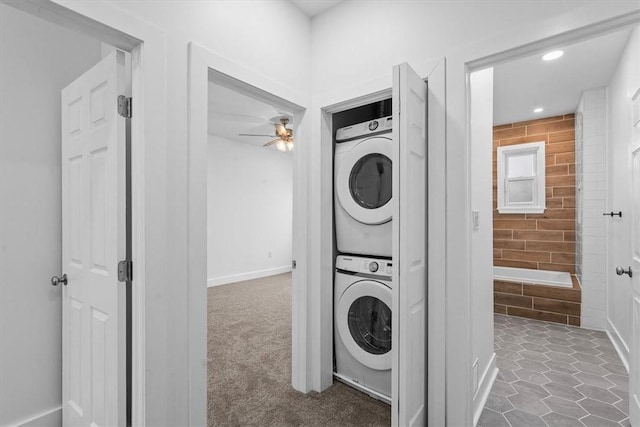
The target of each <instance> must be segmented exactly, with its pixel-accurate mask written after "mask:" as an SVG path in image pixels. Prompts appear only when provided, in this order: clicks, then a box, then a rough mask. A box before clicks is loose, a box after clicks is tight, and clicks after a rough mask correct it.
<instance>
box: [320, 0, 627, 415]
mask: <svg viewBox="0 0 640 427" xmlns="http://www.w3.org/2000/svg"><path fill="white" fill-rule="evenodd" d="M637 9H638V5H637V2H633V1H629V2H617V1H616V2H607V1H577V2H576V1H532V2H502V1H483V2H472V1H460V2H428V1H423V2H416V1H377V2H375V5H373V4H372V3H370V2H361V1H349V0H347V1H345V2H343V3H340V4H339V5H337V6H336V7H334V8H332V9H330V10H329V11H327V12H326V13H324V14H321V15H319V16H317V17H316V18H314V19H313V23H312V49H311V52H312V70H313V75H312V91H313V92H312V109H311V112H312V114H313V116H312V131H313V134H312V136H313V140H314V141H315V142H316V143H315V144H314V146H313V149H314V150H315V151H314V152H313V153H312V156H311V162H312V163H311V165H310V166H311V169H312V176H311V182H310V194H311V196H312V200H311V212H312V215H316V214H315V212H316V211H321V212H323V213H320V214H318V217H319V218H318V219H316V218H315V217H314V218H312V222H313V223H318V224H320V229H319V233H318V234H317V235H312V236H310V237H311V238H314V237H313V236H317V237H318V238H319V239H323V238H324V237H323V236H324V235H325V234H326V229H327V228H328V227H329V226H330V222H327V221H323V220H322V218H323V215H325V216H326V215H327V213H326V212H327V210H326V209H325V210H324V211H322V208H323V206H330V205H331V202H330V197H331V192H330V185H329V182H330V181H329V180H328V178H327V177H325V176H323V175H322V171H323V170H325V169H326V168H327V167H329V166H328V165H329V164H330V162H331V152H330V147H329V146H328V145H327V144H324V145H321V144H320V143H319V141H320V139H321V135H322V134H323V132H325V133H326V129H324V128H323V126H324V127H326V125H325V124H323V122H322V117H321V114H320V111H319V110H320V109H321V108H323V107H326V106H331V105H333V104H337V103H339V102H342V101H344V100H348V99H353V98H356V97H359V96H364V95H366V94H369V93H374V92H377V91H381V90H384V89H386V88H388V87H389V86H390V85H391V69H392V66H393V65H394V64H397V63H401V62H409V64H410V65H412V67H414V68H415V69H416V70H417V71H418V72H419V73H420V74H421V75H422V76H425V77H426V76H427V75H428V74H429V71H430V70H431V69H432V67H433V65H434V63H435V61H437V60H438V59H440V58H441V57H443V56H446V57H447V104H446V109H447V129H446V132H447V164H446V168H447V183H446V186H447V204H446V207H447V216H446V229H447V245H446V255H447V262H446V266H445V268H446V274H447V277H446V285H445V284H442V286H446V294H447V296H446V300H447V402H448V407H447V419H448V423H449V424H450V425H469V424H471V422H472V411H473V409H472V390H471V389H472V387H473V382H472V381H471V376H472V375H471V372H472V366H471V364H472V361H473V359H472V354H471V342H472V337H471V330H472V326H471V325H472V324H473V328H480V329H483V330H489V329H490V328H491V323H492V316H491V312H487V313H483V315H482V319H483V320H482V322H483V324H482V325H480V324H476V322H474V320H475V319H473V318H472V316H471V313H472V310H471V305H472V304H474V301H472V295H471V293H472V292H471V291H472V289H474V288H475V284H476V280H475V278H474V276H473V275H472V274H471V259H472V258H473V254H470V251H469V247H470V242H469V239H470V231H469V230H470V228H469V226H470V217H471V212H470V211H471V209H470V195H471V194H472V193H474V192H475V191H477V190H476V181H472V180H471V179H470V175H469V172H468V171H467V170H466V169H465V168H464V167H461V165H466V164H468V161H469V156H470V149H469V147H468V145H467V144H468V140H467V135H468V133H467V132H468V129H467V127H466V123H467V122H466V120H467V112H468V109H467V100H468V98H467V96H468V92H467V85H468V81H467V75H466V71H467V68H466V64H467V63H468V62H471V61H473V60H476V59H480V58H483V57H485V56H488V55H493V54H497V53H500V52H504V51H507V50H509V49H512V48H515V47H518V46H523V45H525V44H527V43H531V42H535V41H537V40H541V39H544V38H547V37H550V36H553V35H557V34H560V33H563V32H566V31H569V30H572V29H575V28H579V27H582V26H585V25H589V24H591V23H594V22H598V21H601V20H605V19H607V18H611V17H614V16H617V15H620V14H623V13H627V12H629V11H633V10H637ZM522 17H526V20H523V19H522ZM323 142H324V141H323ZM471 160H472V161H473V159H471ZM443 221H444V220H443ZM324 245H325V246H319V248H321V247H326V242H324ZM482 250H487V248H483V249H482ZM321 255H322V253H321V252H320V251H319V249H318V253H317V256H318V257H321ZM312 258H314V256H313V254H312ZM315 268H316V270H315V271H314V276H318V277H320V278H321V280H322V279H323V278H326V279H328V278H329V277H330V274H331V271H330V263H328V262H326V261H325V262H324V263H323V264H321V265H318V266H317V267H315ZM314 292H318V293H317V299H318V300H320V301H326V300H329V298H330V296H328V295H324V294H322V292H321V290H318V288H314ZM329 320H330V319H323V318H322V317H321V316H320V324H319V325H316V327H317V328H318V333H320V331H321V330H322V326H323V322H324V327H326V326H327V325H328V322H329ZM486 339H487V340H491V337H490V336H487V337H486ZM320 350H321V349H319V348H316V349H315V351H316V352H319V351H320Z"/></svg>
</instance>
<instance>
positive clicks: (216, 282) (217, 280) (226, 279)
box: [207, 265, 291, 288]
mask: <svg viewBox="0 0 640 427" xmlns="http://www.w3.org/2000/svg"><path fill="white" fill-rule="evenodd" d="M290 271H291V266H290V265H285V266H283V267H275V268H268V269H266V270H258V271H249V272H247V273H240V274H230V275H228V276H220V277H213V278H211V279H208V280H207V287H209V288H211V287H213V286H220V285H227V284H229V283H236V282H242V281H244V280H251V279H259V278H261V277H268V276H275V275H276V274H283V273H288V272H290Z"/></svg>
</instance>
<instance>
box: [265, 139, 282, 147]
mask: <svg viewBox="0 0 640 427" xmlns="http://www.w3.org/2000/svg"><path fill="white" fill-rule="evenodd" d="M278 141H280V138H276V139H274V140H273V141H269V142H267V143H266V144H264V145H263V147H268V146H270V145H273V144H275V143H276V142H278Z"/></svg>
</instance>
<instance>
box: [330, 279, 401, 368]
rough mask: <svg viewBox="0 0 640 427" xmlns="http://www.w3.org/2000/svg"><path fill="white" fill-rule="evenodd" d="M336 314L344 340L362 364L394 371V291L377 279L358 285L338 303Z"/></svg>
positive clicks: (350, 289) (354, 285) (361, 282)
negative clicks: (392, 362)
mask: <svg viewBox="0 0 640 427" xmlns="http://www.w3.org/2000/svg"><path fill="white" fill-rule="evenodd" d="M335 315H336V319H337V322H336V323H337V326H338V334H339V336H340V339H341V340H342V342H343V343H344V345H345V347H346V348H347V350H348V351H349V353H351V355H352V356H353V357H354V358H355V359H356V360H357V361H358V362H360V363H362V364H363V365H365V366H367V367H369V368H371V369H377V370H387V369H391V288H389V287H388V286H386V285H384V284H382V283H380V282H375V281H373V280H362V281H359V282H355V283H353V284H352V285H351V286H349V287H348V288H347V289H346V290H345V291H344V293H343V294H342V296H341V297H340V299H339V300H338V307H337V308H336V314H335Z"/></svg>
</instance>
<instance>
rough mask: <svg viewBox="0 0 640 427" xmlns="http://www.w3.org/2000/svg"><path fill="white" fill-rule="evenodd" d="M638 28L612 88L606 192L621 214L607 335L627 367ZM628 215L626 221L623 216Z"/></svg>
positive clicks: (639, 79) (614, 238)
mask: <svg viewBox="0 0 640 427" xmlns="http://www.w3.org/2000/svg"><path fill="white" fill-rule="evenodd" d="M639 64H640V28H639V27H636V29H635V30H634V31H633V33H632V34H631V37H630V39H629V42H628V43H627V46H626V48H625V50H624V53H623V54H622V57H621V59H620V64H619V65H618V68H617V70H616V72H615V74H614V76H613V78H612V80H611V84H610V85H609V88H608V105H607V111H608V117H609V123H608V144H609V147H608V148H609V153H608V154H609V156H608V159H607V160H608V191H607V193H608V194H607V209H606V211H607V212H608V211H616V212H617V211H619V210H621V211H622V218H618V217H614V218H613V219H611V220H608V222H609V231H608V234H607V236H608V242H607V253H608V260H607V267H606V274H605V277H606V279H607V331H608V332H609V333H610V336H611V337H612V338H613V341H614V344H616V346H617V349H618V352H619V353H620V355H621V357H622V359H623V361H624V362H625V364H627V363H628V362H633V363H638V360H637V355H636V360H634V361H630V360H629V346H630V345H631V322H632V320H631V313H632V310H631V307H632V306H631V302H632V293H631V287H630V286H631V281H630V280H629V279H628V276H626V275H623V276H617V275H616V273H615V268H616V266H623V267H624V268H626V267H628V266H629V265H631V240H630V235H631V222H630V221H631V218H630V215H629V213H630V212H631V203H630V200H631V199H630V197H629V195H630V194H631V182H630V179H629V172H628V171H629V170H630V168H631V165H630V162H631V156H630V155H629V147H630V141H631V131H632V126H633V124H632V120H631V118H632V114H631V108H632V107H631V96H633V94H634V93H635V91H636V90H638V88H640V65H639ZM625 214H627V215H625Z"/></svg>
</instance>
